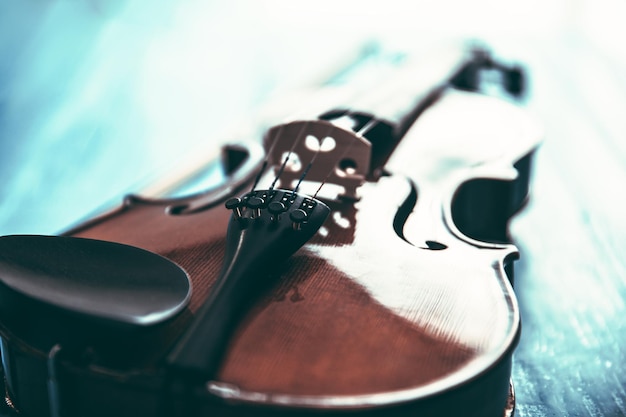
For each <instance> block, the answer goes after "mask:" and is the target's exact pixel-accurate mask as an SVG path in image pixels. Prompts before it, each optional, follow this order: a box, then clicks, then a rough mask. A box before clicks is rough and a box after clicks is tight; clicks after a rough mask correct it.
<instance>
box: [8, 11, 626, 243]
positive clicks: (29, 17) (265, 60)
mask: <svg viewBox="0 0 626 417" xmlns="http://www.w3.org/2000/svg"><path fill="white" fill-rule="evenodd" d="M624 11H626V8H625V7H624V5H623V4H622V3H620V2H617V1H602V2H591V1H565V0H560V1H552V2H541V1H538V0H534V1H529V2H523V3H521V2H501V1H476V2H464V1H450V0H447V1H438V2H434V1H413V2H404V1H398V0H393V1H385V2H366V1H342V2H334V1H330V0H324V1H316V2H314V3H313V2H308V3H304V2H294V1H286V0H272V1H264V2H255V1H244V0H235V1H229V2H217V1H208V2H207V1H187V2H176V1H165V0H158V1H151V2H130V1H122V0H109V1H107V0H84V1H69V0H65V1H64V0H56V1H54V0H48V1H43V0H24V1H10V0H0V234H9V233H54V232H58V231H59V230H61V229H63V228H65V227H67V225H69V224H71V223H73V222H74V221H75V220H76V219H77V218H81V217H83V216H85V215H87V214H88V213H91V212H93V211H94V210H97V209H98V208H99V207H102V205H106V204H110V203H111V202H113V201H115V200H116V199H119V198H121V196H122V195H123V194H124V193H126V192H129V191H137V188H138V187H140V185H141V184H144V183H146V182H147V181H150V179H151V178H153V177H154V176H155V175H157V174H161V173H163V172H164V171H165V168H166V167H170V166H175V165H176V163H184V162H179V161H184V158H185V156H186V155H188V154H189V153H190V152H207V153H208V152H210V150H213V149H215V148H216V147H217V145H218V144H219V143H220V142H223V141H225V140H227V139H229V137H228V135H230V134H231V132H232V131H233V130H236V129H238V128H240V127H241V126H242V125H251V124H253V123H254V120H255V118H256V117H257V114H258V109H259V107H261V106H262V105H263V104H264V103H265V102H266V101H267V100H268V99H269V97H271V96H277V95H279V92H280V91H289V90H290V88H293V87H295V86H297V85H300V84H302V83H311V82H315V81H319V80H322V79H323V77H324V76H326V75H328V74H330V73H332V71H333V70H336V69H339V68H340V67H341V66H342V65H346V64H347V63H349V62H350V60H354V59H355V58H356V57H357V56H358V52H359V51H360V50H361V49H362V48H363V45H365V44H367V43H371V42H376V43H380V44H382V45H385V46H386V47H387V46H389V45H391V46H389V47H391V48H396V47H398V48H405V47H407V46H408V47H409V48H410V47H412V46H414V45H415V44H428V43H433V42H436V41H438V40H440V39H443V38H450V37H454V38H471V39H474V38H476V39H482V40H484V41H486V42H487V43H488V44H490V45H492V46H494V47H495V49H496V50H497V51H499V52H502V53H505V54H507V55H509V56H512V57H515V58H516V59H518V60H520V61H522V62H526V63H530V64H532V61H533V60H537V59H538V56H537V54H536V49H537V48H539V49H541V51H542V54H543V56H549V57H550V59H553V60H559V59H562V60H563V61H567V60H570V61H571V60H572V57H571V50H572V49H573V48H574V49H576V48H581V45H584V48H586V49H585V50H586V51H593V53H596V54H602V55H603V56H605V57H610V60H611V62H610V63H611V65H616V66H619V68H623V66H624V63H625V62H626V59H625V54H624V53H622V52H623V48H622V46H621V44H620V39H621V38H622V37H620V36H619V34H620V33H621V32H623V30H622V29H621V22H620V21H619V16H623V15H624ZM568 50H569V51H570V56H568V55H567V51H568ZM564 51H565V52H566V53H564ZM616 52H619V53H616ZM560 54H561V55H563V57H562V58H560V57H559V55H560ZM539 59H540V60H541V58H539ZM531 70H534V68H532V66H531ZM622 73H623V72H622ZM621 78H622V79H621V81H623V77H621ZM531 103H532V100H531Z"/></svg>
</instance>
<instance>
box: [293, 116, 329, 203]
mask: <svg viewBox="0 0 626 417" xmlns="http://www.w3.org/2000/svg"><path fill="white" fill-rule="evenodd" d="M333 127H334V126H333V125H332V124H331V125H329V126H328V127H327V129H326V131H325V132H324V133H323V135H322V138H323V139H322V140H321V141H319V140H318V143H319V145H318V147H317V151H316V152H315V154H314V155H313V157H312V158H311V160H310V161H309V163H308V165H307V166H306V168H305V169H304V171H302V175H301V176H300V179H299V180H298V183H297V184H296V187H295V188H294V189H293V193H294V194H295V193H297V192H298V190H299V189H300V184H302V181H304V178H305V177H306V176H307V174H308V173H309V170H310V169H311V167H312V166H313V164H314V163H315V160H316V159H317V156H318V155H319V154H320V153H321V152H322V147H323V146H324V142H325V141H326V139H332V138H330V136H329V135H330V133H331V132H332V130H333ZM327 175H328V174H327Z"/></svg>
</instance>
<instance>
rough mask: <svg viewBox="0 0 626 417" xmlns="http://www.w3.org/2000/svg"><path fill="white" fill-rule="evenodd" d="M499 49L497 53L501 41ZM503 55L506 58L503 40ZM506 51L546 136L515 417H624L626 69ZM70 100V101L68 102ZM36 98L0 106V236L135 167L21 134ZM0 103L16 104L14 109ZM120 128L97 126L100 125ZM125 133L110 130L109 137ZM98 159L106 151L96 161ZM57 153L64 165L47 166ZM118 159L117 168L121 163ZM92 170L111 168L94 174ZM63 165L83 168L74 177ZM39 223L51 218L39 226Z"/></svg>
mask: <svg viewBox="0 0 626 417" xmlns="http://www.w3.org/2000/svg"><path fill="white" fill-rule="evenodd" d="M38 16H39V17H40V15H37V14H32V15H31V17H30V18H31V20H32V21H34V22H35V23H37V24H40V23H41V21H42V19H38ZM48 24H49V25H52V23H48ZM519 24H520V25H523V24H528V21H526V22H520V23H519ZM27 27H30V28H32V25H24V26H23V28H24V29H23V31H24V33H25V31H26V28H27ZM49 28H54V26H49ZM83 35H84V36H87V35H89V34H83ZM83 39H84V38H83ZM87 40H88V39H87ZM487 40H489V39H488V38H487ZM494 40H495V41H496V43H497V41H498V39H494ZM500 46H501V47H500V49H499V50H502V46H504V47H506V42H504V43H502V44H501V45H500ZM15 50H16V51H17V50H18V48H16V49H15ZM505 52H506V53H507V55H510V56H513V57H516V58H519V59H520V60H521V61H523V62H526V63H527V64H528V65H529V68H530V70H531V77H532V80H533V81H532V92H531V95H530V97H529V99H528V103H527V104H528V106H529V107H530V109H531V110H532V111H534V112H535V113H536V114H537V115H538V116H539V117H540V118H541V119H542V121H543V123H544V124H545V126H546V142H545V144H544V145H543V146H542V148H541V150H540V151H539V153H538V155H537V163H536V165H535V169H534V183H533V184H534V185H533V190H532V198H531V200H530V203H529V204H528V206H527V207H526V209H525V211H524V212H522V213H521V216H520V217H519V219H517V220H516V221H515V222H514V224H513V227H512V232H513V235H514V236H515V237H516V244H517V245H518V246H519V247H520V250H521V252H522V259H521V260H520V261H519V262H518V263H517V265H516V294H517V296H518V299H519V303H520V307H521V310H522V321H523V330H522V337H521V341H520V344H519V346H518V348H517V350H516V353H515V355H514V360H513V379H514V382H515V386H516V392H517V411H516V415H517V416H523V417H535V416H561V415H563V416H624V415H626V406H625V403H626V390H625V388H624V387H625V386H626V379H625V377H624V375H625V368H624V366H625V365H624V364H625V363H626V319H625V318H624V317H625V316H624V314H625V313H626V311H625V310H626V285H625V284H624V282H625V278H624V277H625V272H624V271H625V268H626V267H625V263H624V260H623V254H624V253H625V252H626V240H625V238H624V236H626V223H625V222H624V216H623V203H624V197H623V195H622V194H623V193H622V190H623V189H624V184H625V183H626V182H625V179H626V178H625V177H626V169H625V168H624V167H625V165H626V164H625V162H624V161H625V160H626V151H625V149H626V140H625V139H624V138H625V137H626V128H625V125H624V122H623V120H624V119H623V115H624V114H626V96H625V95H624V85H626V81H625V79H624V75H623V74H624V73H625V72H624V66H623V61H620V60H619V59H617V58H616V57H614V56H611V55H610V54H607V53H605V52H604V49H603V48H602V47H601V46H598V45H596V44H593V43H591V42H589V41H587V40H586V39H584V38H583V39H580V38H572V39H563V38H559V39H553V40H551V41H544V40H543V39H541V38H539V39H537V38H536V37H535V38H533V37H531V38H529V39H528V40H521V41H520V40H519V39H518V40H517V41H516V42H513V46H512V47H511V49H507V50H506V51H505ZM16 54H17V53H16ZM11 56H13V55H11ZM6 62H12V61H10V60H7V61H5V66H4V67H3V68H4V69H5V71H4V74H5V75H4V78H3V79H4V82H5V84H4V85H5V86H6V85H7V83H11V84H13V83H14V82H15V77H12V76H11V75H12V74H15V73H12V72H11V71H12V70H16V67H11V66H9V65H8V64H6ZM53 84H55V81H54V80H53V79H49V80H42V81H41V83H40V84H38V85H39V86H45V85H53ZM4 91H5V92H6V91H9V90H6V89H5V90H4ZM41 91H43V90H41ZM10 93H11V94H18V93H20V94H24V90H13V89H12V90H10ZM66 93H67V94H70V98H69V99H68V100H71V94H72V93H71V92H66ZM7 94H8V93H7ZM35 96H37V95H35V94H34V93H33V94H32V95H29V96H28V97H31V98H32V100H34V101H30V102H29V101H26V102H21V104H20V106H17V107H15V106H13V107H10V108H9V107H8V106H6V105H5V106H4V107H3V108H2V114H3V116H4V118H3V122H2V126H3V130H2V138H1V140H2V146H3V152H2V158H3V159H4V160H5V161H4V162H6V163H3V166H2V181H3V183H2V203H1V205H0V208H1V209H2V211H3V213H5V214H4V217H3V221H2V226H1V230H2V233H3V234H6V233H18V232H31V233H36V232H41V233H51V232H53V231H55V230H59V229H61V228H63V227H65V225H66V224H69V223H71V222H72V221H73V219H74V218H76V217H80V216H83V215H84V214H85V212H86V211H89V210H90V209H91V208H93V207H94V206H97V205H99V204H100V203H101V201H100V200H98V198H99V197H100V195H101V191H103V190H105V189H106V190H107V192H108V194H109V197H107V198H106V200H108V199H109V198H110V196H111V195H112V194H116V192H114V191H112V189H119V188H125V189H126V190H127V189H128V188H127V187H126V184H127V183H125V182H124V179H125V178H128V176H126V177H124V176H123V177H122V178H121V179H119V180H116V183H115V184H113V185H112V184H111V183H109V184H108V185H105V184H104V182H103V181H104V180H105V179H107V178H109V177H110V175H111V173H112V172H118V173H120V172H127V171H125V169H127V168H124V169H121V168H120V167H121V166H122V165H125V164H129V165H130V161H129V160H128V159H126V158H130V156H129V154H125V153H123V152H118V151H117V150H116V149H119V148H123V147H124V146H125V145H124V142H125V141H121V140H119V141H117V142H116V141H112V140H111V141H109V142H108V143H109V145H110V144H111V143H114V142H115V143H117V145H116V146H118V148H115V147H114V148H109V147H107V146H105V145H104V144H103V142H101V141H99V140H97V138H102V137H107V135H106V134H105V133H106V132H103V131H102V130H96V131H95V133H93V132H94V131H91V130H89V126H90V125H97V123H96V122H93V123H88V122H86V123H85V124H82V125H80V128H79V129H78V131H75V130H74V131H72V132H74V134H75V135H78V136H79V137H89V138H93V139H92V140H90V141H86V142H81V143H83V146H82V147H81V148H78V150H77V152H76V153H74V156H71V155H70V154H69V153H66V150H67V149H68V148H67V147H65V146H64V145H62V144H65V143H70V142H75V141H74V140H73V139H72V138H75V137H76V136H72V135H71V134H70V133H71V132H70V133H68V132H65V133H63V132H64V131H63V130H61V131H60V133H59V131H57V134H56V136H54V137H55V138H65V139H63V140H65V141H63V140H61V139H59V140H57V141H54V142H50V141H49V139H50V136H48V135H42V136H37V137H35V135H33V134H32V132H33V131H32V130H26V129H23V128H21V127H20V126H23V124H19V123H17V121H23V120H24V119H28V121H29V122H31V121H32V120H31V118H28V117H27V116H26V115H27V114H28V113H26V112H24V113H22V112H16V109H17V110H23V109H29V108H30V109H36V108H40V109H41V108H42V107H38V106H43V108H44V109H48V111H50V109H51V108H53V104H54V101H53V100H52V99H51V98H50V96H49V95H48V96H45V95H44V96H39V97H40V99H41V97H44V98H45V97H47V100H43V101H37V100H35V98H33V97H35ZM4 97H15V96H11V95H10V94H8V95H5V96H4ZM7 100H8V102H10V103H14V104H15V102H14V101H13V100H14V99H13V98H10V99H7ZM217 101H219V99H218V100H217ZM5 102H7V101H5ZM29 103H31V104H32V105H31V104H29ZM41 111H42V112H45V110H41ZM41 114H42V113H37V112H36V113H35V115H36V116H37V115H39V117H41ZM70 119H71V118H70ZM38 120H41V119H38ZM116 122H117V120H108V121H106V120H105V123H104V124H105V125H107V124H113V125H114V124H115V123H116ZM83 129H85V130H84V131H83ZM44 130H45V129H44ZM89 132H92V134H90V133H89ZM119 133H120V131H119V130H118V131H116V135H117V136H120V135H118V134H119ZM114 136H115V135H114ZM14 139H15V140H14ZM109 139H110V137H109ZM27 144H28V145H27ZM155 146H157V145H155ZM32 149H35V150H39V152H33V151H32ZM102 149H106V150H105V151H104V152H99V151H98V150H102ZM18 150H19V151H18ZM61 151H63V152H61ZM51 154H56V155H58V156H59V158H58V159H57V158H55V159H51V158H50V157H49V156H50V155H51ZM61 155H62V156H61ZM124 155H125V156H124ZM135 155H136V154H135ZM120 157H122V158H124V159H123V160H122V161H120V159H119V158H120ZM7 158H8V159H9V160H8V161H6V159H7ZM88 158H89V159H88ZM101 158H102V159H101ZM131 159H132V158H131ZM93 161H107V162H98V164H96V165H94V164H93ZM83 164H84V165H83ZM99 164H102V165H99ZM69 166H75V167H79V166H80V167H81V168H80V169H72V170H70V169H69V168H68V167H69ZM87 167H90V168H91V170H90V169H88V168H87ZM94 174H98V175H95V176H93V175H94ZM81 177H84V178H91V180H89V181H87V180H84V181H83V180H82V178H81ZM44 178H45V180H46V181H45V185H43V184H44ZM94 178H95V179H94ZM29 179H30V180H32V179H36V180H37V182H36V183H35V184H33V183H32V181H29ZM94 181H95V182H94ZM118 181H119V182H118ZM40 184H41V185H40ZM68 184H70V186H68ZM93 184H103V185H102V187H103V188H101V189H100V190H98V191H100V192H94V190H93V188H94V186H93ZM121 184H124V186H122V185H121ZM76 185H80V186H78V187H77V186H76ZM77 193H78V194H80V195H81V196H82V198H81V200H84V199H91V201H92V202H93V200H94V199H96V200H97V201H96V202H95V204H92V205H91V206H89V207H85V206H79V205H78V204H76V205H75V204H73V203H72V205H71V207H70V208H69V209H68V208H67V202H68V198H69V197H68V196H74V195H76V194H77ZM118 194H120V195H121V194H122V193H121V192H120V193H118ZM18 202H19V204H18ZM16 204H18V206H19V207H20V209H19V210H18V209H17V208H16V206H15V205H16ZM80 204H83V203H80ZM74 210H77V211H76V212H74ZM7 213H8V214H7ZM42 213H53V215H50V217H47V218H43V217H42ZM52 219H56V220H55V223H52V222H53V220H52ZM59 219H61V220H59ZM52 224H54V225H55V226H51V225H52ZM33 225H36V226H33Z"/></svg>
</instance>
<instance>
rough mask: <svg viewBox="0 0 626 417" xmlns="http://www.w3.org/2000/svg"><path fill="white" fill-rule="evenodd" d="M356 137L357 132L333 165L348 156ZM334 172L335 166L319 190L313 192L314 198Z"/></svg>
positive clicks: (327, 174) (329, 171)
mask: <svg viewBox="0 0 626 417" xmlns="http://www.w3.org/2000/svg"><path fill="white" fill-rule="evenodd" d="M356 139H357V135H356V134H354V135H352V138H351V139H350V143H348V146H346V149H344V151H343V152H342V153H341V155H340V156H339V158H337V160H336V161H335V163H334V164H333V167H334V166H337V165H338V164H339V162H341V161H342V160H343V159H344V158H345V157H346V155H348V152H350V149H352V145H354V142H355V141H356ZM332 172H333V168H330V169H329V170H328V172H327V173H326V176H325V177H324V179H323V180H322V183H321V184H320V186H319V187H318V188H317V191H315V194H313V198H316V197H317V195H318V194H319V192H320V190H321V189H322V187H323V186H324V184H326V181H328V178H330V174H331V173H332Z"/></svg>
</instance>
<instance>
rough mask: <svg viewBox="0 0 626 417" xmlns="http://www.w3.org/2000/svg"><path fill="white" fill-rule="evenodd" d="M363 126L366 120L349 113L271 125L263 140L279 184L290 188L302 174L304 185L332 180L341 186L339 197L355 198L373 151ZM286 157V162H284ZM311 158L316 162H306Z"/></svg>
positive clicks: (332, 182)
mask: <svg viewBox="0 0 626 417" xmlns="http://www.w3.org/2000/svg"><path fill="white" fill-rule="evenodd" d="M365 130H367V123H366V124H365V125H363V123H359V121H358V120H352V119H351V118H350V117H349V116H345V117H339V118H337V119H335V120H333V122H332V123H331V122H329V121H326V120H315V121H295V122H291V123H286V124H282V125H278V126H275V127H273V128H272V129H270V130H269V132H268V133H267V135H266V137H265V141H264V143H265V148H266V150H267V152H268V159H269V161H270V163H271V164H272V165H273V167H274V173H275V175H276V176H277V177H279V181H280V187H281V188H292V187H293V186H294V185H295V184H296V183H297V182H298V180H299V179H301V178H302V177H303V174H305V175H306V178H305V181H304V183H303V185H305V186H306V184H309V185H313V186H314V187H318V186H320V185H321V184H332V185H335V186H339V187H341V190H342V191H340V192H338V193H337V194H338V196H339V197H342V198H348V199H352V200H358V196H357V188H358V187H360V186H361V185H362V184H363V182H365V180H366V178H367V176H368V173H369V171H370V160H371V153H372V150H371V148H372V147H371V144H370V142H369V141H368V140H366V139H364V138H363V137H362V135H361V132H363V131H365ZM286 158H289V160H288V162H289V163H287V164H284V162H285V160H286ZM313 158H315V164H313V165H311V166H307V162H308V161H311V160H313ZM283 165H284V168H283ZM307 170H308V171H307ZM311 194H313V192H311Z"/></svg>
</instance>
